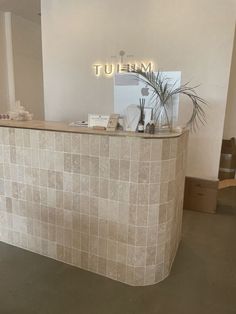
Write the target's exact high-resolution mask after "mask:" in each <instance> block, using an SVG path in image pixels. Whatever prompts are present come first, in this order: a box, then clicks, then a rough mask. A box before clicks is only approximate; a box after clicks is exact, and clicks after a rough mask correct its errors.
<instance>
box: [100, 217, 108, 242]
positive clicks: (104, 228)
mask: <svg viewBox="0 0 236 314" xmlns="http://www.w3.org/2000/svg"><path fill="white" fill-rule="evenodd" d="M98 223H99V231H98V232H99V237H102V238H105V239H106V238H107V237H108V221H107V220H105V219H99V222H98Z"/></svg>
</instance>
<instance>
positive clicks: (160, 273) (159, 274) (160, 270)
mask: <svg viewBox="0 0 236 314" xmlns="http://www.w3.org/2000/svg"><path fill="white" fill-rule="evenodd" d="M163 279H164V265H163V264H160V265H157V266H156V271H155V282H160V281H162V280H163Z"/></svg>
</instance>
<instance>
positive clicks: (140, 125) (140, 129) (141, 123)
mask: <svg viewBox="0 0 236 314" xmlns="http://www.w3.org/2000/svg"><path fill="white" fill-rule="evenodd" d="M139 103H140V105H139V108H140V119H139V123H138V132H139V133H144V118H145V114H144V107H145V99H144V98H140V99H139Z"/></svg>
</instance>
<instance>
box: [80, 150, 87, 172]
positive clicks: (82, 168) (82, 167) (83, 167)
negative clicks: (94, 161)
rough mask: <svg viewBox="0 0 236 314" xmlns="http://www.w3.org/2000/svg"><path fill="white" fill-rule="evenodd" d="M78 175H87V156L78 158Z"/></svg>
mask: <svg viewBox="0 0 236 314" xmlns="http://www.w3.org/2000/svg"><path fill="white" fill-rule="evenodd" d="M80 173H81V174H86V175H89V156H83V155H82V156H81V157H80Z"/></svg>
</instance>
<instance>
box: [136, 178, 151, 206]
mask: <svg viewBox="0 0 236 314" xmlns="http://www.w3.org/2000/svg"><path fill="white" fill-rule="evenodd" d="M148 190H149V185H148V184H145V183H140V184H139V185H138V204H139V205H147V204H148V195H149V194H148Z"/></svg>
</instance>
